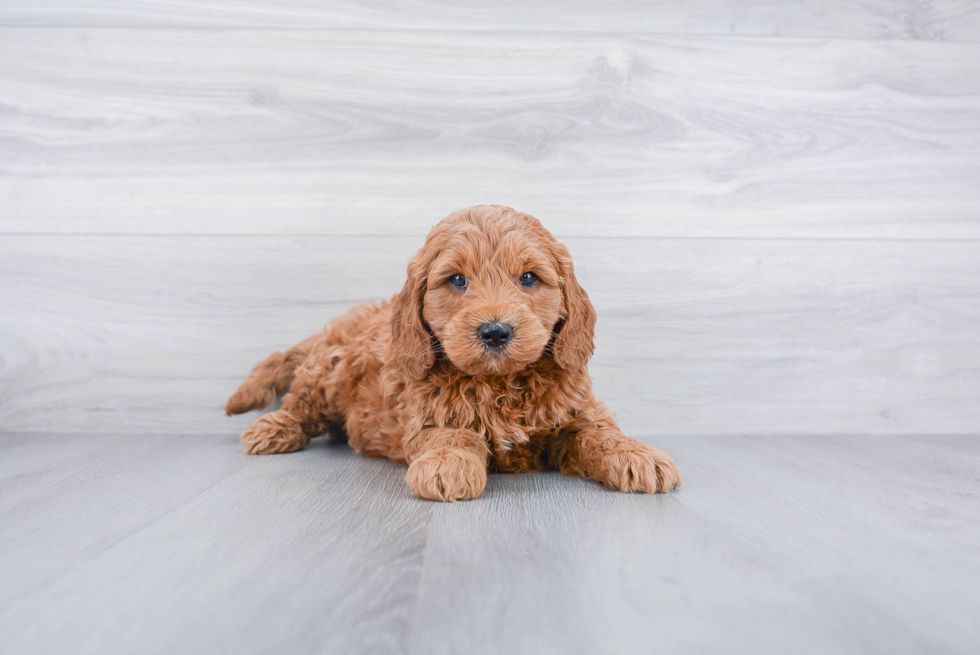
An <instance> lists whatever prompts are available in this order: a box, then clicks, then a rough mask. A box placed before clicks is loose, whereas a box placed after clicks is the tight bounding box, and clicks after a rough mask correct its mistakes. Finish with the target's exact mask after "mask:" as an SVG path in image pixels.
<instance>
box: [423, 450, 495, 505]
mask: <svg viewBox="0 0 980 655" xmlns="http://www.w3.org/2000/svg"><path fill="white" fill-rule="evenodd" d="M405 481H406V482H408V487H409V488H410V489H411V490H412V493H414V494H415V495H416V496H420V497H422V498H428V499H429V500H442V501H449V502H455V501H457V500H472V499H473V498H476V497H477V496H479V495H480V494H481V493H483V489H484V487H486V486H487V463H486V461H484V460H483V459H482V458H481V457H480V456H479V455H477V454H476V453H471V452H469V451H467V450H463V449H461V448H437V449H436V450H430V451H429V452H427V453H425V454H423V455H422V456H421V457H419V458H418V459H417V460H415V461H414V462H412V464H411V465H410V466H409V467H408V473H407V474H406V475H405Z"/></svg>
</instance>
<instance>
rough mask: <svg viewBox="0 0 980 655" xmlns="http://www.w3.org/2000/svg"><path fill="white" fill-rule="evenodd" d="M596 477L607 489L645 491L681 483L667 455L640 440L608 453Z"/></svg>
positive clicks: (664, 491) (656, 490)
mask: <svg viewBox="0 0 980 655" xmlns="http://www.w3.org/2000/svg"><path fill="white" fill-rule="evenodd" d="M596 479H597V480H599V482H601V483H603V484H604V485H606V486H607V487H609V488H610V489H618V490H620V491H625V492H630V491H638V492H641V493H647V494H653V493H657V492H661V493H666V492H668V491H670V490H671V489H675V488H677V487H679V486H681V474H680V472H679V471H678V470H677V464H675V463H674V460H673V459H672V458H671V456H670V455H668V454H667V453H665V452H664V451H662V450H657V449H656V448H653V447H651V446H648V445H646V444H645V443H641V442H635V443H633V444H630V445H629V446H628V447H625V448H622V449H617V451H616V452H612V453H609V454H608V455H607V456H606V459H605V461H604V462H603V466H602V470H601V471H599V472H598V475H596Z"/></svg>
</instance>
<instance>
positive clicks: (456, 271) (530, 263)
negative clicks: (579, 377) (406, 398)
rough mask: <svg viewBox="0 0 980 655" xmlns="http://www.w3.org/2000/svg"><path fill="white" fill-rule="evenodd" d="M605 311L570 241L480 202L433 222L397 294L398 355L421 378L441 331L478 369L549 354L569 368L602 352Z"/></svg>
mask: <svg viewBox="0 0 980 655" xmlns="http://www.w3.org/2000/svg"><path fill="white" fill-rule="evenodd" d="M594 327H595V310H594V309H593V308H592V304H591V303H590V302H589V296H588V294H586V293H585V291H584V290H583V289H582V287H581V286H579V284H578V282H577V281H576V279H575V274H574V272H573V270H572V260H571V257H570V256H569V254H568V250H566V249H565V246H563V245H561V244H560V243H558V242H557V241H555V239H554V237H552V236H551V234H550V233H549V232H548V231H547V230H545V229H544V228H543V227H542V226H541V223H539V222H538V220H537V219H536V218H534V217H533V216H528V215H527V214H521V213H519V212H516V211H514V210H513V209H510V208H508V207H500V206H498V205H490V206H486V205H480V206H477V207H471V208H469V209H464V210H461V211H458V212H455V213H454V214H450V215H449V216H448V217H447V218H446V219H444V220H443V221H441V222H440V223H439V224H438V225H436V227H434V228H433V229H432V232H430V233H429V236H428V237H427V238H426V240H425V245H424V246H423V247H422V249H421V250H419V251H418V253H416V255H415V257H413V258H412V261H411V262H409V265H408V279H407V281H406V282H405V286H404V288H403V289H402V291H401V293H399V294H398V295H397V296H395V298H394V300H393V303H392V319H391V353H390V356H391V360H392V362H393V363H394V364H395V365H397V366H399V367H400V368H401V369H402V370H403V371H405V373H406V374H407V375H408V376H409V377H411V378H414V379H417V380H419V379H422V378H423V377H424V376H425V375H426V373H427V371H428V370H429V369H430V368H431V367H432V366H433V364H434V362H435V358H436V355H435V351H434V350H433V345H434V342H433V338H432V337H433V336H434V337H435V339H437V340H438V343H439V344H441V346H442V350H443V351H444V352H445V355H446V357H447V358H448V359H449V361H450V362H451V363H452V364H453V365H454V366H455V367H456V368H458V369H459V370H461V371H463V372H464V373H467V374H469V375H506V374H508V373H514V372H516V371H519V370H521V369H524V368H526V367H527V366H528V365H530V364H532V363H534V362H536V361H538V360H539V359H541V358H542V357H543V356H546V354H548V352H547V351H548V344H549V343H551V349H550V356H552V357H553V358H554V362H555V363H556V364H558V366H560V367H561V368H563V369H566V370H575V369H578V368H581V367H584V366H585V364H586V362H587V361H588V359H589V356H590V355H591V354H592V351H593V333H594Z"/></svg>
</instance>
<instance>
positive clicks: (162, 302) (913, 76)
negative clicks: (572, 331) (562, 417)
mask: <svg viewBox="0 0 980 655" xmlns="http://www.w3.org/2000/svg"><path fill="white" fill-rule="evenodd" d="M810 5H811V6H805V7H801V6H799V5H798V4H796V3H783V2H754V3H738V2H734V3H732V2H708V1H703V2H675V3H646V4H645V3H632V2H630V3H627V2H622V3H620V2H599V1H595V2H574V3H557V2H532V3H524V2H520V3H518V2H504V3H490V4H486V5H481V6H473V7H470V6H469V5H468V3H459V2H455V3H443V4H438V3H431V2H430V3H411V4H410V5H406V4H404V3H380V2H365V3H353V2H351V3H314V2H302V1H299V0H294V1H292V2H284V3H277V4H276V5H275V6H274V7H270V6H266V5H265V4H264V3H258V2H248V1H245V0H239V1H237V2H234V1H230V0H229V1H225V2H209V3H207V5H206V7H204V6H202V7H196V6H195V5H194V4H193V3H186V4H185V5H176V6H175V5H173V4H172V3H163V2H139V3H133V2H122V1H113V0H101V1H97V0H90V1H87V2H71V3H68V2H58V1H54V0H49V1H35V2H14V1H8V0H0V430H9V431H14V430H17V431H44V432H56V431H71V432H79V431H82V432H86V431H90V432H132V431H134V430H147V431H153V432H168V431H169V432H182V433H184V432H210V433H218V432H220V433H234V432H237V431H238V430H240V429H241V428H243V427H244V425H245V424H246V423H247V422H248V421H250V420H251V417H238V418H235V419H226V418H225V417H224V416H223V415H222V412H221V406H222V405H223V403H224V400H225V398H226V397H227V395H228V394H229V393H230V392H231V391H233V390H234V388H235V387H236V386H237V383H238V382H239V381H240V379H241V378H242V377H243V376H244V375H245V374H246V373H247V372H248V370H249V368H250V367H251V366H252V364H253V363H254V361H255V360H257V359H259V358H261V357H263V356H264V355H266V354H267V353H269V352H271V351H272V350H276V349H282V348H284V347H287V346H289V345H290V344H292V343H294V342H296V341H297V340H299V339H301V338H303V337H305V336H306V335H308V334H311V333H313V332H314V331H316V330H318V329H319V328H320V327H321V326H322V324H323V323H324V322H325V321H327V320H328V319H329V318H330V317H331V316H335V315H337V314H339V313H341V312H343V311H344V310H345V309H346V308H347V307H349V306H350V305H352V304H354V303H356V302H359V301H361V300H363V299H366V298H370V297H387V296H389V295H390V294H391V293H393V292H394V291H396V290H397V289H398V288H399V287H400V286H401V283H402V281H403V276H404V267H405V263H406V262H407V259H408V257H409V256H410V255H411V253H412V252H413V251H414V250H415V249H416V248H417V247H418V246H419V245H421V241H422V239H423V238H424V236H425V234H426V232H427V231H428V229H429V227H430V226H431V225H432V224H433V223H435V222H436V221H438V220H439V219H440V218H442V217H443V216H445V215H446V214H448V213H449V212H451V211H453V210H455V209H458V208H460V207H465V206H468V205H471V204H476V203H482V202H494V203H501V204H507V205H511V206H513V207H515V208H517V209H519V210H522V211H527V212H530V213H532V214H534V215H536V216H538V217H539V218H540V219H541V220H542V221H543V222H544V223H545V224H546V225H547V226H548V227H549V228H550V229H551V230H552V231H553V232H554V233H555V234H556V235H557V236H559V238H561V239H562V240H563V241H565V242H566V243H567V244H568V246H569V248H570V249H571V251H572V253H573V255H574V256H575V259H576V266H577V270H578V271H579V277H580V279H581V280H582V282H583V284H584V285H585V286H586V288H587V289H588V291H589V293H590V295H591V296H592V298H593V300H594V302H595V304H596V306H597V309H598V311H599V316H600V322H599V327H598V335H597V345H598V351H597V354H596V356H595V358H594V360H593V364H592V366H591V370H592V372H593V376H594V377H595V380H596V390H597V393H598V394H599V395H600V397H601V398H603V399H604V400H605V401H606V402H607V404H608V405H609V406H610V407H611V408H612V409H613V410H614V411H616V412H617V413H618V414H619V416H620V419H621V422H622V424H623V427H624V428H625V429H626V430H627V431H629V432H632V433H634V434H637V435H655V434H663V433H669V434H680V435H683V434H712V435H725V434H822V433H834V434H844V435H862V434H915V433H924V434H929V433H971V432H972V433H976V432H980V402H978V399H980V209H978V208H980V5H978V4H977V3H973V2H956V1H949V2H927V3H904V2H901V3H895V2H890V1H887V0H876V1H874V2H863V3H853V2H830V3H810ZM408 7H410V8H408ZM229 28H233V29H229Z"/></svg>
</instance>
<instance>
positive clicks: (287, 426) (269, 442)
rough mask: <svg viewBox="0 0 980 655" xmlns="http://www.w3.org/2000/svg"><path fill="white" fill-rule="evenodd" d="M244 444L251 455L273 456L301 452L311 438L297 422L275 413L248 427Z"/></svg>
mask: <svg viewBox="0 0 980 655" xmlns="http://www.w3.org/2000/svg"><path fill="white" fill-rule="evenodd" d="M242 443H243V444H245V452H246V453H248V454H249V455H272V454H274V453H291V452H293V451H294V450H301V449H303V448H304V447H305V446H306V444H307V443H309V438H307V436H306V435H305V434H303V430H302V428H300V426H299V424H298V423H296V421H294V420H293V419H291V418H289V417H287V416H283V415H282V414H281V413H280V411H275V412H271V413H269V414H266V415H265V416H263V417H262V418H260V419H259V420H257V421H256V422H255V423H253V424H252V425H250V426H248V429H247V430H245V432H243V433H242Z"/></svg>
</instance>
